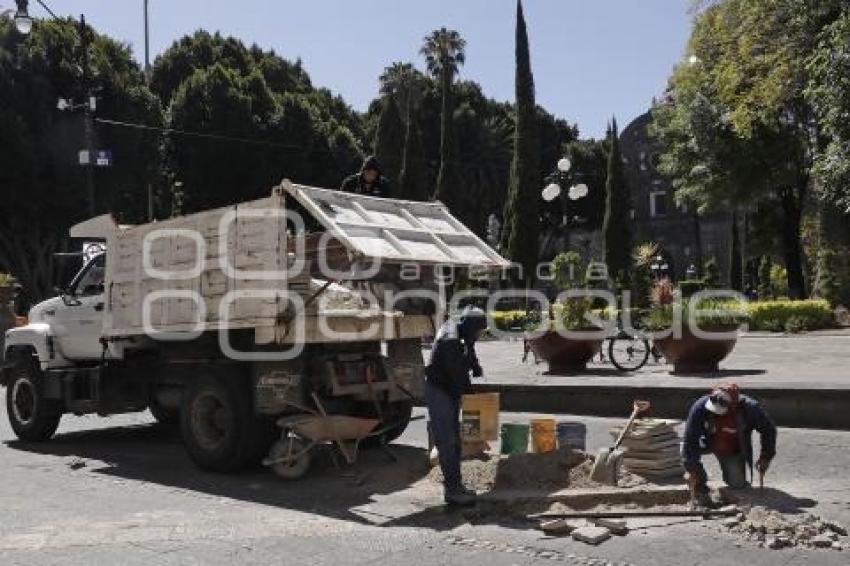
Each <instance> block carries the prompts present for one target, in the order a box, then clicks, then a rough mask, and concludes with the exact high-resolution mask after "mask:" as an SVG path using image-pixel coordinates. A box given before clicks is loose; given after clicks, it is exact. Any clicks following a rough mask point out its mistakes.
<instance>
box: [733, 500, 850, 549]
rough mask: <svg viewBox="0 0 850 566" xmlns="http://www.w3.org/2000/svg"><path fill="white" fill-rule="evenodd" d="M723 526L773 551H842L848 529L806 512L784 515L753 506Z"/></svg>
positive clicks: (746, 539)
mask: <svg viewBox="0 0 850 566" xmlns="http://www.w3.org/2000/svg"><path fill="white" fill-rule="evenodd" d="M723 524H724V526H725V528H727V529H728V530H729V531H730V532H732V533H734V534H736V535H738V536H739V537H740V538H741V539H742V540H745V541H749V542H754V543H757V544H758V545H759V546H762V547H766V548H772V549H780V548H789V547H804V548H833V549H836V550H841V549H842V548H843V547H844V545H845V544H846V536H847V530H846V529H845V528H844V527H843V526H841V525H839V524H838V523H835V522H832V521H826V520H823V519H821V518H819V517H816V516H814V515H810V514H807V513H806V514H798V515H783V514H782V513H779V512H778V511H774V510H772V509H766V508H764V507H753V508H751V509H750V510H749V511H746V512H744V513H741V514H740V515H739V516H738V517H736V518H733V519H727V520H726V521H724V522H723Z"/></svg>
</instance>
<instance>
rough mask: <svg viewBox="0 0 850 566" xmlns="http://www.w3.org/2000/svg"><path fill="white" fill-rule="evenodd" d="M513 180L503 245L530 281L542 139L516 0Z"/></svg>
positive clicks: (534, 254) (534, 260) (537, 227)
mask: <svg viewBox="0 0 850 566" xmlns="http://www.w3.org/2000/svg"><path fill="white" fill-rule="evenodd" d="M514 132H515V133H514V156H513V162H512V164H511V182H510V189H509V190H508V201H507V204H506V207H505V222H504V228H503V231H502V242H503V247H504V248H505V249H506V250H507V253H508V256H509V257H510V258H511V259H512V260H514V261H516V262H519V263H520V264H521V265H522V267H523V271H524V276H525V279H526V282H527V283H530V282H531V279H532V277H533V276H534V273H535V269H536V265H537V259H538V247H539V241H538V239H539V231H540V222H539V217H538V202H539V200H540V192H539V191H540V171H539V157H540V154H539V146H538V143H539V139H538V131H537V107H536V105H535V102H534V76H533V75H532V72H531V57H530V54H529V48H528V30H527V29H526V25H525V16H524V15H523V11H522V2H520V1H518V2H517V23H516V123H515V130H514Z"/></svg>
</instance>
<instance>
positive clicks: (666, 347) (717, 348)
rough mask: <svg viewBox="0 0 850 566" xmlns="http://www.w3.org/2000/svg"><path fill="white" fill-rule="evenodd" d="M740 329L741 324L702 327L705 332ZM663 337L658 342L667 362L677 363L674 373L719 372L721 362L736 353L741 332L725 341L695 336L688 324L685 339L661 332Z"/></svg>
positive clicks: (683, 335)
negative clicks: (733, 351)
mask: <svg viewBox="0 0 850 566" xmlns="http://www.w3.org/2000/svg"><path fill="white" fill-rule="evenodd" d="M737 329H738V327H737V326H712V327H704V328H702V330H703V331H704V332H723V333H730V332H735V331H736V330H737ZM661 336H662V337H659V336H658V335H657V336H656V337H655V345H656V346H657V347H658V349H659V350H660V351H661V353H662V354H663V355H664V357H665V358H666V359H667V362H668V363H671V364H673V373H687V374H693V373H716V372H717V371H719V369H720V368H719V364H720V362H721V361H723V360H724V359H725V358H726V356H728V355H729V354H730V353H731V352H732V350H733V349H734V348H735V344H736V343H737V342H738V338H737V334H736V336H735V337H734V338H724V339H721V340H714V339H712V340H709V339H707V338H701V337H698V336H694V334H693V333H692V332H691V331H690V329H689V328H688V327H687V326H685V327H684V328H683V329H682V337H681V338H674V337H673V335H672V333H670V335H669V336H663V333H661Z"/></svg>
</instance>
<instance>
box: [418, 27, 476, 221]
mask: <svg viewBox="0 0 850 566" xmlns="http://www.w3.org/2000/svg"><path fill="white" fill-rule="evenodd" d="M424 41H425V43H424V44H423V45H422V49H420V51H419V52H420V53H421V54H422V55H423V56H424V57H425V62H426V64H427V66H428V72H429V73H431V75H433V76H434V77H435V78H436V79H438V80H439V81H440V87H441V90H442V95H443V108H442V125H441V128H440V173H439V175H438V176H437V190H436V197H437V198H438V199H439V200H442V201H443V202H444V203H446V204H447V205H449V206H450V207H451V203H452V201H453V200H455V197H456V196H457V195H455V194H452V193H453V192H454V191H453V190H452V187H451V186H450V185H451V183H452V182H453V181H454V180H455V179H456V175H454V172H453V171H452V170H451V166H452V162H451V152H452V105H451V88H452V82H453V81H454V78H455V76H456V75H457V73H458V69H459V68H460V66H461V65H463V64H464V62H466V53H465V49H466V40H464V39H463V38H462V37H461V36H460V33H458V32H456V31H455V30H450V29H446V28H445V27H442V28H440V29H438V30H434V31H433V32H431V35H429V36H427V37H425V40H424Z"/></svg>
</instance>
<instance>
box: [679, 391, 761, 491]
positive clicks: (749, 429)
mask: <svg viewBox="0 0 850 566" xmlns="http://www.w3.org/2000/svg"><path fill="white" fill-rule="evenodd" d="M753 431H758V433H759V434H760V435H761V454H760V455H759V458H758V460H757V461H756V462H755V468H756V470H757V471H758V473H759V476H760V477H761V478H763V477H764V473H765V472H767V469H768V467H770V462H771V460H773V457H774V456H775V455H776V425H774V424H773V421H772V420H771V419H770V417H769V416H768V415H767V413H766V412H765V411H764V409H762V408H761V406H760V405H759V403H758V401H756V400H755V399H752V398H750V397H747V396H746V395H742V394H741V393H740V391H739V389H738V385H737V384H735V383H726V384H723V385H720V386H719V387H717V388H716V389H714V390H713V391H712V392H711V393H709V394H708V395H705V396H703V397H701V398H700V399H698V400H697V401H696V402H695V403H694V404H693V405H692V406H691V410H690V412H689V413H688V420H687V423H686V424H685V438H684V441H683V442H682V464H683V465H684V468H685V479H686V480H687V482H688V485H689V486H690V488H691V498H692V502H693V503H694V504H695V505H699V506H705V507H712V506H714V503H713V502H712V500H711V498H710V497H709V491H708V477H707V475H706V473H705V468H704V467H703V465H702V463H701V462H700V459H701V456H702V455H703V454H709V453H710V454H714V455H715V456H716V457H717V460H718V462H720V468H721V469H722V470H723V481H724V482H726V485H728V486H729V487H731V488H733V489H743V488H746V487H749V483H748V482H747V467H749V469H750V477H752V475H753Z"/></svg>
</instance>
